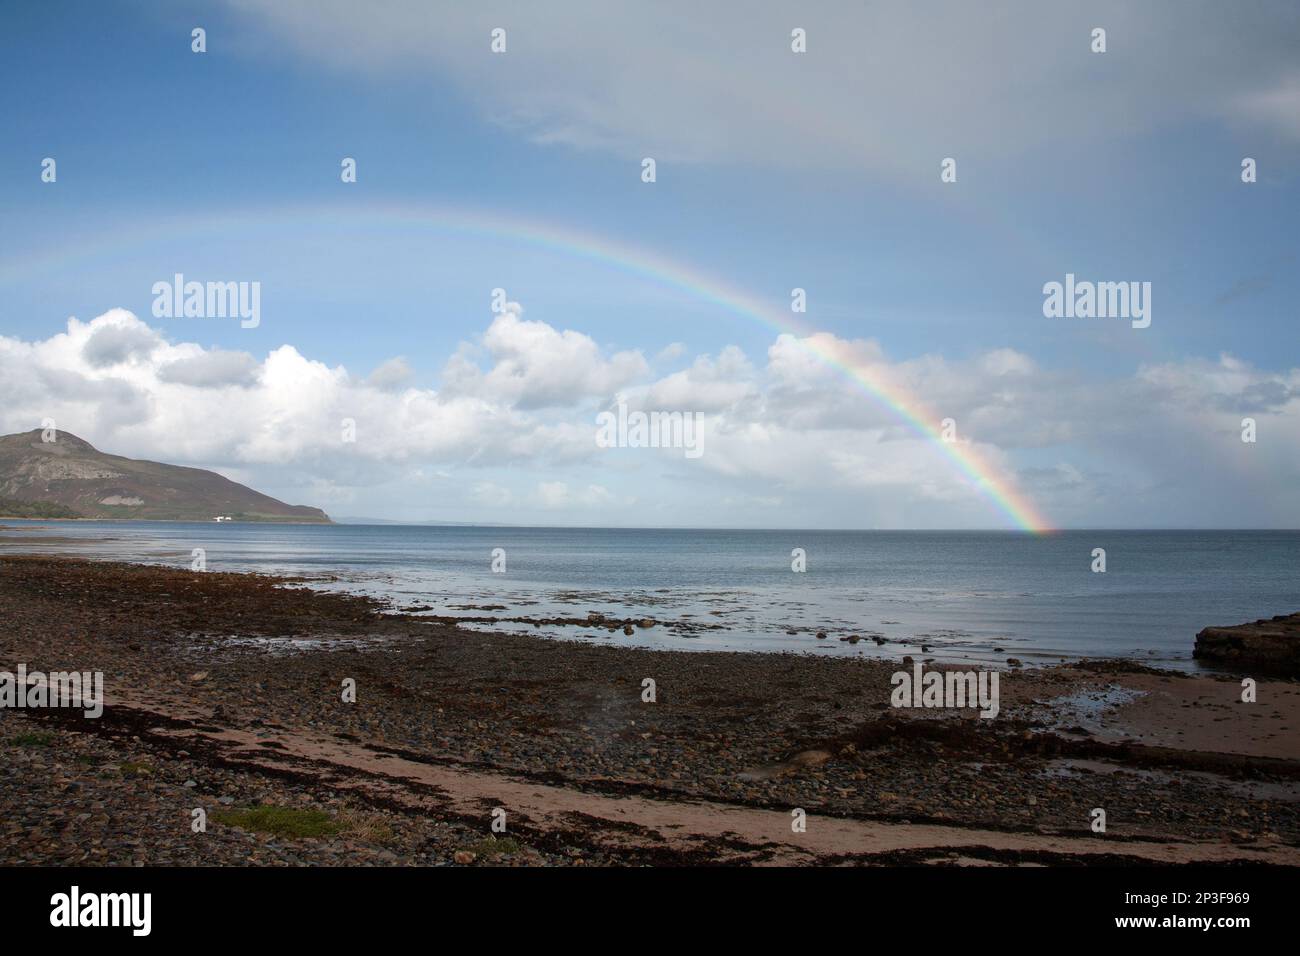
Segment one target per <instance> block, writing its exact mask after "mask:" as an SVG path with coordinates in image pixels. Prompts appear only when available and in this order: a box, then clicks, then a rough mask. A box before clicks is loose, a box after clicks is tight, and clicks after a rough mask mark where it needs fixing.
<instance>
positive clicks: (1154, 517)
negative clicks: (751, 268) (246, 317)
mask: <svg viewBox="0 0 1300 956" xmlns="http://www.w3.org/2000/svg"><path fill="white" fill-rule="evenodd" d="M90 343H98V344H97V345H96V347H93V348H88V347H87V346H88V345H89V344H90ZM105 343H108V344H107V345H106V344H105ZM122 343H126V344H125V345H124V346H123V347H122V348H121V349H119V348H118V346H119V345H121V344H122ZM110 345H111V347H110ZM814 349H815V350H816V351H817V353H819V354H820V355H823V356H831V357H834V359H835V361H837V362H839V363H841V364H843V365H846V366H848V367H851V368H854V369H855V370H857V371H858V372H860V373H861V375H862V376H863V377H864V378H866V379H868V380H871V381H876V382H888V383H889V384H890V388H891V389H901V390H902V392H906V393H909V394H912V395H916V396H923V397H924V399H925V404H926V405H927V406H928V407H929V409H930V411H929V412H926V413H925V414H927V415H933V416H947V417H952V418H954V419H955V420H956V422H957V426H958V434H959V437H960V439H961V440H962V441H963V442H965V443H967V444H966V445H965V446H964V447H966V448H969V449H970V450H972V451H974V452H975V453H976V454H977V455H978V456H979V457H980V458H981V459H982V460H984V461H986V462H988V463H989V464H990V466H991V467H992V469H993V471H994V473H995V474H996V475H997V476H998V477H999V479H1008V480H1011V481H1012V482H1013V483H1015V484H1019V485H1020V487H1021V488H1022V489H1023V490H1025V491H1026V492H1027V493H1028V494H1029V496H1030V497H1031V498H1032V499H1033V500H1035V501H1036V502H1037V503H1038V504H1039V506H1040V508H1041V509H1042V510H1043V511H1044V512H1045V513H1046V514H1047V515H1048V516H1049V517H1051V518H1053V519H1054V520H1056V521H1057V522H1058V523H1063V524H1090V525H1094V526H1095V525H1112V526H1114V525H1137V526H1150V525H1151V524H1171V523H1174V524H1176V523H1180V522H1181V523H1183V524H1192V525H1196V524H1207V523H1208V524H1229V525H1232V524H1236V525H1252V524H1255V525H1258V524H1264V525H1268V524H1270V523H1272V524H1274V525H1275V526H1280V525H1285V526H1295V525H1296V523H1297V522H1300V502H1297V499H1296V497H1295V495H1294V488H1295V487H1296V486H1297V483H1300V368H1293V369H1290V370H1287V371H1282V372H1272V371H1267V370H1263V369H1259V368H1256V367H1254V366H1253V365H1251V364H1250V363H1248V362H1245V361H1243V360H1241V359H1239V358H1236V357H1233V356H1231V355H1223V356H1220V357H1219V358H1218V359H1217V360H1215V361H1208V360H1204V359H1187V360H1182V361H1171V362H1165V363H1159V364H1148V365H1144V366H1141V367H1139V368H1137V369H1136V370H1135V371H1134V372H1133V373H1132V374H1131V375H1128V376H1126V377H1118V378H1112V379H1110V380H1084V379H1082V378H1081V377H1080V376H1079V375H1078V374H1077V373H1074V372H1058V371H1055V370H1052V369H1048V368H1044V367H1041V366H1040V365H1038V364H1037V363H1035V362H1033V361H1031V360H1030V359H1029V358H1027V357H1026V356H1024V355H1022V354H1020V353H1018V352H1016V351H1013V350H1009V349H996V350H992V351H989V352H985V353H981V354H976V355H972V356H969V357H965V358H962V359H959V360H953V359H948V358H946V357H944V356H942V355H937V354H930V355H922V356H916V357H913V358H911V359H908V360H905V361H891V360H890V359H889V358H888V357H887V356H886V355H884V353H883V351H882V350H881V349H880V347H879V345H878V344H876V343H874V342H871V341H864V340H858V341H850V340H843V339H839V338H836V337H834V336H831V335H828V334H825V333H820V334H818V335H815V336H811V337H809V338H807V339H796V338H795V337H793V336H790V335H782V336H780V337H779V338H777V339H776V340H775V341H774V342H773V343H772V345H771V346H770V348H769V349H768V351H767V355H766V362H765V363H764V364H762V365H756V364H754V363H753V362H752V361H750V360H749V359H748V358H747V357H746V356H745V355H744V354H743V353H742V352H741V351H740V350H739V349H737V348H735V347H728V348H725V349H723V350H721V351H720V352H719V353H718V354H717V355H716V356H708V355H701V356H696V357H695V359H694V360H693V361H692V363H691V364H690V365H689V366H688V367H687V368H686V369H684V370H682V371H679V372H674V373H672V374H669V375H666V376H663V377H661V378H659V379H657V380H652V381H648V382H645V383H644V384H638V385H635V386H632V387H631V394H629V395H628V401H629V404H631V405H634V406H635V407H637V408H642V409H646V410H654V409H660V410H665V411H682V412H701V413H703V416H704V417H703V441H702V447H703V449H704V455H703V457H701V458H699V459H698V460H688V459H686V458H685V456H684V454H683V453H682V452H681V450H680V449H628V448H617V449H602V448H598V447H597V446H596V443H595V430H596V429H595V414H596V412H597V411H598V410H599V409H600V408H603V407H605V405H607V404H608V401H609V398H610V396H611V392H612V391H613V390H614V389H616V388H619V387H620V386H621V385H623V384H625V383H626V382H627V381H628V380H629V379H637V378H639V377H640V376H643V375H645V374H647V370H646V367H645V364H644V361H643V360H642V359H641V357H640V355H639V353H634V352H615V351H612V350H610V349H604V348H601V347H599V346H598V345H597V344H596V343H595V341H594V340H592V339H591V338H590V337H588V336H586V335H584V334H582V333H579V332H576V331H573V330H557V329H555V328H553V327H551V326H549V325H547V324H545V323H542V322H526V321H524V320H523V319H522V318H521V317H520V315H519V314H518V313H517V311H511V312H509V313H507V314H506V315H502V316H498V317H497V319H496V320H495V321H493V322H492V324H491V326H490V327H489V328H488V329H487V330H486V334H485V335H484V337H483V339H482V341H481V343H479V344H470V345H467V346H465V347H464V348H462V350H461V351H460V352H458V353H457V354H456V355H454V356H453V357H452V358H451V360H449V361H448V362H447V364H446V366H445V367H444V371H443V375H442V379H443V382H442V383H441V387H440V388H416V387H406V388H402V389H385V388H379V387H376V385H375V375H374V374H373V373H372V374H371V375H370V376H369V377H359V376H353V375H352V374H351V373H350V372H349V371H348V370H347V369H346V368H344V367H342V366H330V365H327V364H326V363H324V362H321V361H319V360H316V359H313V358H310V357H309V356H306V355H303V354H302V353H300V352H299V351H298V350H297V349H296V348H294V347H293V346H290V345H284V346H281V347H279V348H277V349H275V350H273V351H271V352H270V353H268V354H267V355H265V356H264V357H263V358H262V359H260V360H259V359H257V358H255V357H253V356H249V355H246V354H245V353H242V352H228V351H222V350H217V349H205V348H203V347H201V346H199V345H196V344H193V343H178V344H173V343H170V342H167V341H166V340H165V338H164V337H163V336H162V335H161V334H160V333H159V332H157V331H155V330H153V329H151V328H150V327H149V326H148V325H147V324H146V323H144V322H142V321H140V320H139V319H137V318H136V317H135V316H133V315H131V314H130V313H127V312H123V311H122V310H116V309H115V310H112V311H110V312H107V313H105V314H104V315H102V316H100V317H98V318H96V319H94V320H93V321H91V322H80V321H78V320H75V319H72V320H69V322H68V327H67V331H65V332H62V333H59V334H57V335H53V336H51V337H50V338H48V339H45V340H41V341H36V342H24V341H20V340H17V339H13V338H7V337H0V429H3V431H5V432H13V431H19V430H25V429H30V428H33V427H36V426H37V425H38V424H39V423H40V422H41V420H42V419H44V418H54V419H55V420H56V422H57V424H58V427H60V428H62V429H64V430H67V431H71V432H73V433H75V434H78V435H80V436H81V437H82V438H85V439H87V440H89V441H91V442H92V443H94V444H96V445H97V446H99V447H100V448H102V449H103V450H106V451H110V452H113V453H117V454H126V455H131V456H133V457H142V458H152V459H156V460H162V461H170V462H176V463H181V464H195V465H200V466H204V467H219V468H220V470H222V471H223V473H226V474H229V475H231V476H232V477H234V476H237V477H238V480H241V481H244V482H246V483H250V484H252V485H253V486H254V487H258V488H259V489H260V490H265V491H267V492H268V493H271V494H276V493H277V491H281V492H282V493H281V494H279V495H278V496H279V497H288V498H292V499H293V500H295V501H296V502H301V503H306V504H317V505H321V506H325V507H329V506H331V505H336V504H339V503H346V505H347V509H348V511H349V512H351V513H354V514H371V515H373V516H377V517H382V516H385V515H387V514H394V513H396V514H398V515H400V516H403V517H412V518H420V517H424V516H427V512H428V508H427V506H426V510H425V511H424V512H420V511H419V509H420V507H421V503H428V502H430V501H431V500H436V502H437V504H438V507H440V508H442V509H444V511H443V512H440V513H439V515H438V516H439V517H443V518H447V519H451V520H479V521H508V520H529V519H534V518H535V519H538V520H544V519H545V516H546V515H547V514H553V515H556V516H561V517H563V518H564V519H565V520H573V521H575V522H581V521H582V520H584V516H585V519H586V520H596V521H614V522H615V523H630V524H636V523H645V522H646V521H648V520H656V519H657V520H661V521H663V522H664V523H669V524H691V523H695V524H712V523H717V522H718V521H722V520H727V521H730V522H731V523H738V524H744V523H746V522H758V523H771V522H773V521H774V520H779V518H778V517H776V516H777V515H784V516H785V517H786V518H788V520H789V522H790V523H791V524H793V525H797V524H800V523H802V524H805V525H807V524H808V523H813V524H820V525H829V526H835V525H837V524H843V525H846V526H868V527H869V526H873V525H875V524H882V523H883V524H886V525H889V524H897V523H902V524H905V525H911V526H931V527H961V526H971V525H974V526H988V525H996V524H998V523H1000V521H1001V520H1002V519H1000V518H999V517H998V516H997V515H996V513H994V512H993V511H992V509H991V508H990V506H989V504H988V502H987V501H986V500H985V499H984V498H982V497H981V494H980V492H979V490H978V489H977V488H975V487H974V486H972V485H971V484H970V483H969V482H968V481H967V479H966V478H965V477H964V476H963V475H962V474H961V472H960V471H958V470H957V469H955V468H954V467H953V466H952V463H951V462H950V461H949V460H948V459H947V457H946V456H945V455H944V454H943V453H942V452H941V451H940V450H939V449H938V448H936V446H935V445H934V444H933V443H932V442H931V441H929V440H926V439H924V438H922V437H920V436H918V435H917V434H916V433H915V432H914V431H912V430H909V429H907V428H905V427H902V426H901V425H900V422H899V419H898V418H897V417H896V416H895V414H894V413H893V412H891V411H889V410H888V409H887V408H886V407H885V406H884V405H882V404H881V403H880V402H877V401H874V400H872V399H871V398H870V397H869V395H868V393H867V391H865V390H864V388H863V387H861V386H860V385H859V384H857V383H855V382H853V381H851V380H850V379H849V378H847V377H846V376H844V375H841V374H839V373H837V372H835V371H834V370H832V368H831V367H830V366H828V365H827V364H826V363H825V362H824V361H822V360H820V359H818V358H817V357H815V356H814V355H813V354H812V350H814ZM107 354H114V355H116V356H117V360H116V361H113V362H107V361H105V356H106V355H107ZM475 356H477V359H478V361H475ZM479 362H481V363H482V367H480V364H479ZM381 368H383V366H381ZM401 371H403V372H407V371H409V370H408V369H402V370H401ZM403 377H405V376H404V375H403ZM900 393H901V392H900ZM919 407H920V406H913V411H916V409H917V408H919ZM1247 415H1249V416H1251V417H1253V418H1255V419H1256V421H1257V426H1258V434H1259V440H1258V442H1257V443H1255V444H1244V443H1242V442H1241V441H1240V427H1241V419H1242V418H1243V417H1245V416H1247ZM344 419H353V420H354V421H355V422H356V441H355V442H345V441H343V434H342V422H343V420H344ZM429 475H434V476H437V477H438V479H439V481H438V491H437V495H436V496H434V499H431V498H430V495H429V478H428V476H429ZM286 488H288V489H289V490H290V491H293V492H294V493H293V494H289V493H287V492H284V489H286ZM633 502H636V503H637V504H636V507H635V509H633V508H632V503H633ZM746 502H749V504H748V505H746ZM778 503H779V508H778V507H777V505H778ZM774 509H776V510H774ZM633 511H635V514H633Z"/></svg>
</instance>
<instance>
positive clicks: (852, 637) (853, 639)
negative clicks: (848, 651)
mask: <svg viewBox="0 0 1300 956" xmlns="http://www.w3.org/2000/svg"><path fill="white" fill-rule="evenodd" d="M860 640H862V638H860V637H858V635H856V634H850V635H849V643H850V644H856V643H858V641H860Z"/></svg>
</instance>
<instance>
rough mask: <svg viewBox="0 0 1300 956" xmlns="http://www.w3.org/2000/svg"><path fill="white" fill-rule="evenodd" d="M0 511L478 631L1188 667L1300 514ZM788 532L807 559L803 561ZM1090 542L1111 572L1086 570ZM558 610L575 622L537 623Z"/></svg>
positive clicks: (1093, 563)
mask: <svg viewBox="0 0 1300 956" xmlns="http://www.w3.org/2000/svg"><path fill="white" fill-rule="evenodd" d="M0 526H2V530H0V556H3V555H4V554H7V553H54V554H72V555H82V556H87V557H92V558H101V559H106V560H116V561H132V562H142V563H149V564H160V565H167V566H170V567H177V568H190V567H191V566H192V564H193V562H194V552H195V549H202V554H203V558H204V562H205V564H206V568H207V570H209V571H248V572H258V573H265V574H277V575H292V576H296V577H302V578H304V579H305V582H304V583H305V585H306V586H310V587H316V588H321V589H325V590H337V591H346V592H353V593H364V594H369V595H373V596H376V597H380V598H382V599H384V600H386V601H388V602H390V603H391V605H392V606H393V608H394V609H395V610H408V611H410V612H411V613H414V614H418V615H438V616H452V617H457V618H463V619H465V621H464V622H463V623H462V624H461V627H462V628H464V630H465V631H466V632H467V636H468V635H469V633H470V632H472V631H474V630H484V629H489V630H505V631H512V632H519V633H527V634H532V635H535V636H536V637H538V638H539V639H548V638H560V639H572V640H583V641H593V642H600V643H610V644H630V645H635V646H640V647H655V648H668V649H673V650H688V651H689V650H708V651H763V652H786V653H806V654H817V655H823V656H851V657H881V658H887V659H891V660H899V659H901V657H902V656H903V655H911V656H913V657H915V658H916V659H918V660H925V659H934V660H935V661H937V662H940V663H964V662H977V663H989V662H994V663H999V662H1000V663H1005V662H1006V660H1007V659H1008V658H1016V659H1018V660H1020V661H1022V662H1023V663H1024V664H1025V665H1026V666H1034V665H1042V664H1049V663H1055V662H1058V661H1062V660H1073V659H1078V658H1089V657H1122V658H1128V659H1133V660H1137V661H1140V662H1142V663H1147V664H1151V665H1154V666H1162V667H1172V668H1177V669H1186V670H1193V669H1200V666H1199V665H1198V664H1197V662H1195V661H1194V660H1193V658H1192V648H1193V644H1194V641H1195V637H1196V633H1197V632H1198V631H1199V630H1200V629H1201V628H1203V627H1206V626H1208V625H1224V624H1238V623H1242V622H1245V621H1253V620H1256V619H1258V618H1263V617H1271V616H1273V615H1275V614H1285V613H1292V612H1295V611H1300V531H1063V532H1056V533H1052V534H1044V535H1034V534H1027V533H1019V532H990V531H971V532H962V531H958V532H941V531H716V530H690V529H670V530H662V529H610V528H524V527H519V528H516V527H458V526H427V525H389V524H383V525H378V524H371V525H365V524H335V525H275V524H252V523H249V524H244V523H234V522H221V523H217V522H211V523H197V522H196V523H185V522H174V523H173V522H148V521H103V522H100V521H75V522H45V521H21V520H15V519H5V520H4V521H3V522H0ZM498 549H500V550H498ZM796 549H798V550H799V551H801V552H802V555H803V566H804V568H805V570H802V571H798V570H795V567H797V566H798V564H799V561H798V558H797V556H796ZM1096 549H1103V550H1104V552H1105V570H1104V571H1097V570H1094V568H1095V567H1097V566H1098V559H1097V557H1096V555H1095V551H1096ZM494 564H495V566H496V567H497V568H498V569H501V570H494V569H493V568H494ZM593 613H595V614H598V615H604V616H607V617H609V618H614V619H619V620H622V619H626V618H631V619H634V620H637V621H640V620H642V619H647V618H649V619H653V620H654V621H656V625H655V626H652V627H649V628H642V627H636V628H634V633H633V634H632V635H630V636H625V635H624V634H623V633H622V630H621V629H619V630H616V631H612V632H611V631H610V630H609V629H607V628H605V627H595V626H589V625H588V624H586V623H585V621H586V619H587V618H588V617H589V615H591V614H593ZM555 618H568V619H575V618H576V619H581V620H582V621H583V622H584V623H569V624H554V623H546V624H543V625H542V626H538V622H544V621H550V620H553V619H555ZM470 619H473V620H470ZM818 632H821V633H824V634H825V635H826V636H825V638H822V639H819V638H818V637H817V634H818ZM232 636H237V635H232ZM850 636H854V637H858V638H859V640H858V641H856V642H851V641H849V640H847V638H849V637H850Z"/></svg>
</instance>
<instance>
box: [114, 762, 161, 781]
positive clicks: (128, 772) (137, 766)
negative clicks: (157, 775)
mask: <svg viewBox="0 0 1300 956" xmlns="http://www.w3.org/2000/svg"><path fill="white" fill-rule="evenodd" d="M118 769H119V770H121V771H122V776H124V777H149V776H152V775H153V767H152V766H150V765H149V764H147V763H145V762H144V761H143V760H133V761H128V762H127V763H124V764H122V766H121V767H119V768H118Z"/></svg>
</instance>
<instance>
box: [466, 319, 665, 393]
mask: <svg viewBox="0 0 1300 956" xmlns="http://www.w3.org/2000/svg"><path fill="white" fill-rule="evenodd" d="M482 345H483V348H484V349H485V350H486V352H487V354H488V357H489V358H490V359H491V363H492V364H491V367H490V368H489V369H488V370H487V371H486V372H483V371H480V370H479V368H478V366H477V365H476V364H474V363H473V361H472V359H471V358H470V356H469V355H468V354H467V353H462V354H460V355H458V356H457V357H456V358H455V359H454V360H453V363H452V365H451V367H450V369H449V370H448V379H447V382H448V385H447V387H449V388H451V389H452V390H453V391H455V392H456V393H458V394H462V395H475V396H478V397H480V398H483V399H485V400H490V401H494V402H502V403H505V404H508V405H511V406H513V407H515V408H519V409H541V408H551V407H557V406H570V405H574V404H576V403H579V402H581V401H583V400H585V399H589V398H593V397H601V396H606V395H609V394H610V393H611V392H613V391H615V390H617V389H619V388H621V387H623V386H625V385H627V384H629V383H630V382H633V381H635V380H637V379H639V378H642V377H643V376H645V375H647V374H648V373H649V370H650V369H649V365H648V364H647V363H646V360H645V357H644V356H643V355H642V354H641V353H640V352H637V351H623V352H617V353H615V354H613V355H611V356H609V357H606V356H605V354H604V352H603V350H602V349H601V347H600V346H599V345H598V344H597V343H596V341H595V340H594V339H592V338H591V337H590V336H588V335H584V334H583V333H581V332H575V331H573V330H571V329H565V330H563V331H560V330H558V329H555V328H552V327H551V326H550V325H547V324H546V323H545V322H533V321H528V320H526V319H524V318H522V309H521V308H520V307H519V306H518V304H517V303H511V308H508V309H507V310H506V311H505V312H504V313H502V314H501V315H499V316H497V318H496V319H494V320H493V322H492V324H491V325H490V326H489V327H488V330H487V332H486V333H485V334H484V336H483V342H482Z"/></svg>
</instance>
